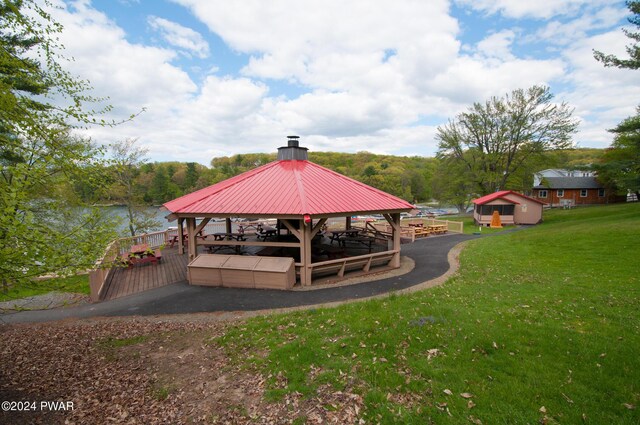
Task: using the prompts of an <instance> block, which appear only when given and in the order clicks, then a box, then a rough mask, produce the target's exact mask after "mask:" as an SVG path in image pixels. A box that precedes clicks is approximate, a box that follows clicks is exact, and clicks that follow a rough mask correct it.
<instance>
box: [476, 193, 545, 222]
mask: <svg viewBox="0 0 640 425" xmlns="http://www.w3.org/2000/svg"><path fill="white" fill-rule="evenodd" d="M473 203H474V204H475V208H474V209H473V219H474V221H475V223H476V224H478V225H480V226H489V225H490V224H491V217H492V216H493V213H494V211H497V212H498V214H500V221H501V222H502V224H507V225H509V224H538V223H540V222H541V221H542V208H543V206H544V205H545V203H544V202H542V201H540V200H538V199H535V198H530V197H528V196H525V195H523V194H521V193H517V192H514V191H511V190H502V191H500V192H495V193H491V194H489V195H486V196H483V197H481V198H478V199H474V200H473Z"/></svg>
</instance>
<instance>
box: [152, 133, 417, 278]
mask: <svg viewBox="0 0 640 425" xmlns="http://www.w3.org/2000/svg"><path fill="white" fill-rule="evenodd" d="M164 208H166V209H167V210H168V211H170V213H171V214H170V215H169V216H167V218H168V219H169V220H171V221H173V220H177V221H178V235H182V234H183V232H184V231H185V227H186V245H187V252H188V255H189V259H190V260H193V259H195V257H196V256H197V255H198V245H201V244H202V245H208V246H212V245H213V246H215V245H229V244H232V245H235V246H243V245H244V246H247V245H248V246H258V247H265V248H266V247H281V248H289V249H290V248H295V249H299V250H300V251H299V252H300V255H299V258H300V261H299V262H298V263H296V265H295V266H296V269H297V272H298V274H299V279H300V284H301V285H303V286H307V285H310V284H311V280H312V273H313V271H314V269H318V266H317V264H314V263H313V262H312V255H311V254H312V252H311V250H312V247H311V242H312V240H313V238H314V237H315V236H316V235H317V234H318V232H319V231H320V230H321V228H322V227H323V226H324V225H325V223H326V222H327V220H328V219H329V218H335V217H344V218H345V223H346V227H347V228H349V227H351V216H354V215H370V214H381V215H382V216H384V218H385V219H386V221H387V222H388V223H389V225H390V227H391V229H392V230H391V235H390V237H389V239H388V242H387V251H385V255H386V256H387V258H390V260H389V262H388V266H390V267H392V268H398V267H399V266H400V214H401V213H402V212H408V211H410V210H412V209H413V208H414V206H413V205H411V204H410V203H408V202H406V201H404V200H402V199H400V198H397V197H395V196H393V195H390V194H388V193H386V192H383V191H381V190H378V189H375V188H373V187H371V186H367V185H366V184H363V183H361V182H358V181H356V180H353V179H351V178H348V177H346V176H343V175H341V174H339V173H336V172H334V171H331V170H329V169H327V168H324V167H322V166H319V165H317V164H314V163H313V162H310V161H309V160H308V155H307V148H304V147H300V146H299V143H298V137H297V136H289V137H288V144H287V146H285V147H281V148H278V157H277V160H276V161H273V162H271V163H268V164H266V165H263V166H260V167H258V168H256V169H254V170H251V171H247V172H245V173H243V174H240V175H238V176H235V177H232V178H230V179H227V180H225V181H222V182H220V183H217V184H214V185H212V186H209V187H206V188H204V189H201V190H198V191H196V192H193V193H190V194H187V195H184V196H182V197H180V198H177V199H174V200H172V201H169V202H167V203H165V204H164ZM212 218H225V219H226V228H227V232H228V233H231V228H232V223H231V219H232V218H246V219H264V218H271V219H274V218H275V219H277V220H278V222H279V224H280V225H281V226H282V227H283V228H286V229H287V230H288V232H289V233H290V234H291V235H294V236H295V238H294V239H295V240H293V241H291V240H289V241H280V240H273V241H272V240H269V241H268V240H266V239H265V240H264V241H259V240H258V241H253V240H251V241H249V240H246V241H227V240H224V241H206V242H205V241H202V239H199V238H197V237H196V235H197V234H198V233H199V232H200V231H202V230H203V229H204V228H205V226H206V225H207V224H208V223H209V221H210V220H211V219H212ZM198 219H199V220H201V221H200V222H198V221H197V220H198ZM178 244H179V245H178V247H179V248H178V249H179V252H180V253H181V254H183V253H184V246H183V242H182V239H181V238H179V241H178ZM379 254H381V253H369V255H368V256H367V255H363V256H359V257H358V258H360V257H363V260H365V261H366V260H367V258H368V261H369V264H370V263H371V261H372V259H374V258H376V256H379ZM334 261H336V264H338V263H339V261H338V260H334ZM327 265H328V266H330V265H331V261H325V262H323V266H327ZM363 270H365V271H368V270H369V267H368V266H365V267H364V268H363Z"/></svg>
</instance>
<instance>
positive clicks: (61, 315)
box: [0, 234, 477, 323]
mask: <svg viewBox="0 0 640 425" xmlns="http://www.w3.org/2000/svg"><path fill="white" fill-rule="evenodd" d="M476 237H477V236H470V235H451V234H450V235H447V236H441V237H433V238H424V239H418V240H416V241H415V242H414V243H412V244H407V245H403V246H402V255H403V256H408V257H410V258H411V259H413V260H414V261H415V267H414V269H413V270H411V271H410V272H409V273H406V274H403V275H401V276H395V277H390V278H387V279H382V280H377V281H373V282H364V283H359V284H355V285H348V286H341V287H330V288H325V289H317V290H312V291H278V290H266V289H235V288H211V287H202V286H191V285H189V284H188V283H187V282H186V281H184V282H180V283H175V284H172V285H167V286H164V287H161V288H156V289H151V290H148V291H145V292H141V293H138V294H135V295H131V296H128V297H124V298H118V299H115V300H112V301H107V302H103V303H99V304H86V305H82V306H78V307H70V308H60V309H53V310H37V311H23V312H18V313H12V314H5V315H2V316H0V322H4V323H19V322H43V321H52V320H62V319H68V318H88V317H98V316H135V315H142V316H149V315H162V314H184V313H205V312H229V311H253V310H268V309H279V308H288V307H298V306H305V305H313V304H325V303H330V302H336V301H347V300H350V299H359V298H367V297H371V296H375V295H379V294H383V293H385V292H389V291H393V290H399V289H405V288H409V287H411V286H415V285H417V284H420V283H423V282H425V281H428V280H431V279H435V278H437V277H439V276H441V275H443V274H444V273H446V271H447V270H448V269H449V262H448V260H447V255H448V253H449V251H450V250H451V248H453V247H454V246H455V245H457V244H458V243H460V242H462V241H465V240H469V239H473V238H476Z"/></svg>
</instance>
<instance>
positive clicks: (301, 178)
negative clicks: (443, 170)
mask: <svg viewBox="0 0 640 425" xmlns="http://www.w3.org/2000/svg"><path fill="white" fill-rule="evenodd" d="M164 207H165V208H167V209H168V210H169V211H171V212H172V213H174V214H203V215H220V216H225V215H232V216H235V215H237V216H243V215H244V216H280V215H283V216H284V215H289V216H291V215H305V214H310V215H330V214H340V213H352V212H374V211H375V212H384V211H389V212H391V211H395V212H400V211H408V210H411V209H413V208H414V207H413V205H412V204H410V203H408V202H406V201H404V200H402V199H400V198H397V197H395V196H393V195H390V194H388V193H386V192H383V191H381V190H378V189H375V188H373V187H371V186H367V185H366V184H364V183H361V182H358V181H356V180H353V179H350V178H348V177H345V176H343V175H341V174H339V173H336V172H334V171H331V170H329V169H327V168H324V167H321V166H320V165H317V164H314V163H313V162H310V161H307V160H278V161H274V162H271V163H269V164H266V165H263V166H261V167H258V168H256V169H253V170H251V171H247V172H245V173H242V174H240V175H237V176H235V177H232V178H230V179H227V180H225V181H222V182H220V183H217V184H214V185H213V186H209V187H206V188H204V189H201V190H198V191H196V192H193V193H190V194H188V195H184V196H182V197H180V198H177V199H174V200H173V201H169V202H167V203H165V204H164Z"/></svg>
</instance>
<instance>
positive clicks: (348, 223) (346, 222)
mask: <svg viewBox="0 0 640 425" xmlns="http://www.w3.org/2000/svg"><path fill="white" fill-rule="evenodd" d="M345 229H351V216H350V215H348V216H347V219H346V220H345Z"/></svg>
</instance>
